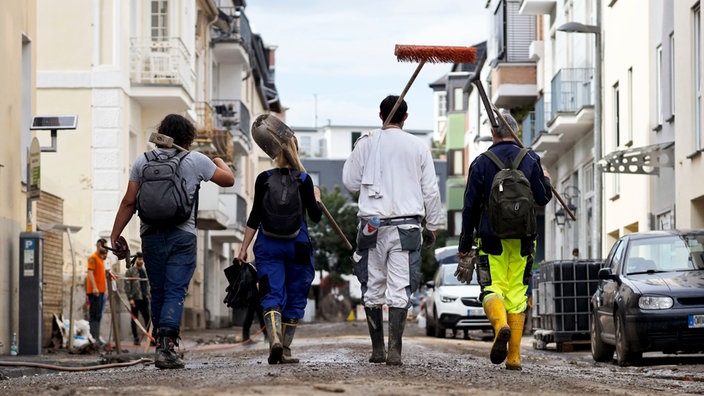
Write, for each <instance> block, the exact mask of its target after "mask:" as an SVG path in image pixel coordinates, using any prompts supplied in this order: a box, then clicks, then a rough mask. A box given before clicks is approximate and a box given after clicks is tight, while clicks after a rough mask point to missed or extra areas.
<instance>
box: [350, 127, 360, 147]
mask: <svg viewBox="0 0 704 396" xmlns="http://www.w3.org/2000/svg"><path fill="white" fill-rule="evenodd" d="M360 136H362V132H358V131H353V132H352V144H351V145H350V149H351V150H354V144H355V142H357V139H359V137H360Z"/></svg>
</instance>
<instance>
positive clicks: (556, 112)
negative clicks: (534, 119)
mask: <svg viewBox="0 0 704 396" xmlns="http://www.w3.org/2000/svg"><path fill="white" fill-rule="evenodd" d="M592 79H593V69H591V68H570V69H561V70H560V71H559V72H558V73H557V74H556V75H555V77H554V78H553V79H552V82H551V88H552V95H551V96H552V100H551V106H550V115H549V117H548V118H549V119H550V121H548V123H547V132H546V133H543V134H539V135H538V137H537V138H536V139H535V141H534V144H533V149H534V150H535V151H536V152H538V154H540V155H541V157H542V158H543V163H544V164H545V165H550V164H552V163H553V162H554V161H557V159H558V158H557V157H558V154H559V153H564V152H567V151H569V150H571V149H572V147H573V146H574V144H575V143H576V142H577V141H578V140H580V139H582V138H583V137H584V136H585V135H586V134H588V133H590V132H591V131H592V130H593V129H594V100H593V97H594V96H593V92H592V83H591V82H592Z"/></svg>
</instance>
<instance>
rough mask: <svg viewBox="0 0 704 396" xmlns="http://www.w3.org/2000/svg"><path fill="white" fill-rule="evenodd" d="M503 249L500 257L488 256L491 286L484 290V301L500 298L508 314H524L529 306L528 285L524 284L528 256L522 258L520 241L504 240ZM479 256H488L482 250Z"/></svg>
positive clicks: (502, 242)
mask: <svg viewBox="0 0 704 396" xmlns="http://www.w3.org/2000/svg"><path fill="white" fill-rule="evenodd" d="M501 247H502V248H503V251H502V253H501V254H500V255H491V254H490V255H488V256H489V272H490V273H491V285H489V286H487V287H485V288H484V291H485V292H486V294H485V296H484V301H486V300H487V299H489V298H492V297H497V296H498V297H499V298H501V299H502V300H503V301H504V306H505V307H506V312H507V313H510V314H517V313H523V312H524V311H525V310H526V308H527V306H528V296H526V292H527V291H528V285H524V284H523V274H524V273H525V270H526V264H527V261H528V256H521V240H520V239H502V240H501ZM479 254H480V255H486V253H485V252H483V251H481V250H480V251H479Z"/></svg>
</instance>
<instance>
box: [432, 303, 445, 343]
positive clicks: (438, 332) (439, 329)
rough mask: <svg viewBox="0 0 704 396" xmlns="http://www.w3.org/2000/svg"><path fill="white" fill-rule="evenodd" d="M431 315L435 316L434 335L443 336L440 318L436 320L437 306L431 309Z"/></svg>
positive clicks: (443, 331) (443, 329)
mask: <svg viewBox="0 0 704 396" xmlns="http://www.w3.org/2000/svg"><path fill="white" fill-rule="evenodd" d="M433 317H434V318H435V337H437V338H445V328H443V327H442V326H441V325H440V320H438V310H437V307H436V308H435V309H433Z"/></svg>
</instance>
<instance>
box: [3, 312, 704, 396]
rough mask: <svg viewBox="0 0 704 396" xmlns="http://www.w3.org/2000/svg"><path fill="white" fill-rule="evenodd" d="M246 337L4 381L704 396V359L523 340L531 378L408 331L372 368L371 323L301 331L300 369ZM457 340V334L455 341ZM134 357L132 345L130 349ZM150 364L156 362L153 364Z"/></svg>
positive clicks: (414, 328) (480, 346)
mask: <svg viewBox="0 0 704 396" xmlns="http://www.w3.org/2000/svg"><path fill="white" fill-rule="evenodd" d="M237 334H240V328H238V327H234V328H231V329H223V330H206V331H202V332H198V333H185V334H184V335H183V337H184V338H183V342H182V346H183V349H184V350H185V360H186V369H184V370H159V369H156V368H155V367H154V366H153V365H152V364H137V365H133V366H129V367H121V368H110V369H103V370H98V371H85V372H64V371H52V370H41V372H38V373H36V374H35V373H32V372H27V373H25V375H24V376H20V377H17V376H14V377H11V378H10V379H7V380H5V381H1V382H0V393H3V394H13V395H37V394H43V395H44V394H46V395H88V394H91V395H94V394H115V395H133V394H142V395H171V394H182V395H193V394H195V395H229V394H233V395H234V394H238V395H241V394H247V395H308V396H310V395H326V394H349V395H382V394H383V395H447V394H450V395H459V394H484V395H534V394H541V395H564V394H570V395H587V394H589V395H655V394H663V395H665V394H667V395H694V394H704V356H701V355H700V356H691V355H690V356H679V357H671V356H666V355H662V354H652V355H650V354H646V355H645V359H644V362H643V364H642V365H640V366H637V367H618V366H616V365H615V364H602V363H595V362H594V361H593V360H592V359H591V354H590V352H589V350H588V349H586V348H581V349H580V350H577V351H575V352H560V353H559V352H557V351H555V349H554V348H550V345H548V349H547V350H536V349H534V348H533V347H532V339H531V338H530V336H525V337H524V339H523V348H522V350H523V358H522V363H523V371H508V370H506V369H505V368H504V366H503V365H492V364H491V363H490V362H489V359H488V353H489V348H490V346H491V341H490V340H491V334H490V333H489V334H487V333H482V332H471V333H470V339H469V340H465V339H463V337H462V334H461V333H460V334H458V335H457V337H455V338H445V339H438V338H433V337H427V336H426V335H425V331H424V329H422V328H420V327H418V325H417V324H416V323H414V322H409V323H408V324H407V329H406V335H405V337H404V344H403V366H400V367H392V366H386V365H384V364H371V363H368V362H367V359H368V358H369V354H370V351H371V346H370V341H369V339H368V335H367V328H366V324H365V323H364V322H342V323H311V324H308V323H307V324H302V325H301V326H300V329H299V333H298V334H297V337H296V340H295V341H294V344H293V345H292V350H293V353H294V355H297V356H298V357H299V358H300V359H301V363H300V364H292V365H269V364H268V363H267V362H266V357H267V345H266V343H265V342H264V338H263V336H262V335H261V334H259V335H258V336H257V337H256V338H255V342H253V343H250V344H247V345H241V344H235V343H234V342H233V340H234V336H235V335H237ZM450 335H451V334H450V333H449V332H448V337H449V336H450ZM125 348H126V349H128V350H129V349H130V348H129V346H126V347H125ZM132 351H135V348H134V347H133V348H132ZM146 356H147V357H149V356H150V355H146ZM44 358H47V359H48V358H51V359H53V360H54V361H61V360H62V358H63V359H65V360H66V361H68V360H74V361H75V360H76V359H82V360H83V361H91V360H93V361H95V362H96V363H97V362H98V360H99V356H98V355H97V354H96V355H83V356H79V357H77V356H73V355H71V356H58V355H54V356H49V357H47V356H45V357H44Z"/></svg>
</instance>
